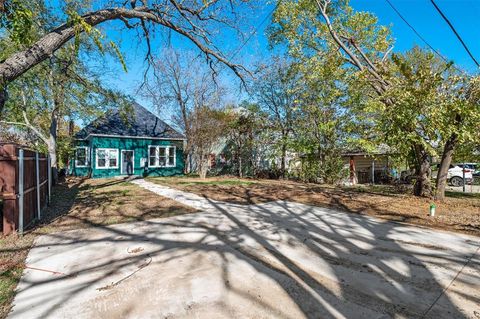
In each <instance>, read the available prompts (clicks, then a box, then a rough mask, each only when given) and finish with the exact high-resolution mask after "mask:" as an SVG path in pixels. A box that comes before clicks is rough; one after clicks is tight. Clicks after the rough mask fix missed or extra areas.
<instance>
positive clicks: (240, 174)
mask: <svg viewBox="0 0 480 319" xmlns="http://www.w3.org/2000/svg"><path fill="white" fill-rule="evenodd" d="M242 165H243V163H242V154H241V152H240V151H239V152H238V177H240V178H242V177H243V169H242Z"/></svg>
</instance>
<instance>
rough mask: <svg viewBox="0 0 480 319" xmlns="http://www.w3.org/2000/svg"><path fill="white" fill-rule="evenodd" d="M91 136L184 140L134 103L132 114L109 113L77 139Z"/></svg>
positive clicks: (93, 123) (89, 126) (83, 130)
mask: <svg viewBox="0 0 480 319" xmlns="http://www.w3.org/2000/svg"><path fill="white" fill-rule="evenodd" d="M90 134H100V135H117V136H135V137H156V138H177V139H178V138H184V136H183V135H182V134H180V133H179V132H177V131H176V130H174V129H173V128H171V127H170V126H169V125H168V124H167V123H165V122H164V121H162V120H161V119H159V118H158V117H157V116H156V115H154V114H153V113H151V112H150V111H148V110H147V109H146V108H144V107H143V106H141V105H140V104H138V103H136V102H134V103H132V112H131V113H129V114H124V112H123V114H122V112H121V110H115V111H109V112H107V113H105V114H104V115H103V116H100V117H99V118H97V119H96V120H95V121H93V122H92V123H90V124H88V125H87V126H85V127H84V128H83V129H82V130H80V131H79V132H78V133H77V134H76V135H75V137H76V138H77V139H84V138H86V137H87V136H88V135H90Z"/></svg>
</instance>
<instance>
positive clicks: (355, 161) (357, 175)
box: [342, 145, 390, 185]
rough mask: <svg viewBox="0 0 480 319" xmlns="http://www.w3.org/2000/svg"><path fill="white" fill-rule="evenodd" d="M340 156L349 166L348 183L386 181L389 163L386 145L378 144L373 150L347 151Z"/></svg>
mask: <svg viewBox="0 0 480 319" xmlns="http://www.w3.org/2000/svg"><path fill="white" fill-rule="evenodd" d="M342 157H343V160H344V163H345V165H346V166H348V168H349V172H350V174H349V178H348V183H349V184H351V185H355V184H368V183H371V184H375V183H385V182H387V181H388V176H389V169H390V163H389V149H388V147H387V146H386V145H380V146H379V147H378V148H377V149H376V150H375V151H373V152H365V151H363V150H352V151H347V152H344V153H343V154H342Z"/></svg>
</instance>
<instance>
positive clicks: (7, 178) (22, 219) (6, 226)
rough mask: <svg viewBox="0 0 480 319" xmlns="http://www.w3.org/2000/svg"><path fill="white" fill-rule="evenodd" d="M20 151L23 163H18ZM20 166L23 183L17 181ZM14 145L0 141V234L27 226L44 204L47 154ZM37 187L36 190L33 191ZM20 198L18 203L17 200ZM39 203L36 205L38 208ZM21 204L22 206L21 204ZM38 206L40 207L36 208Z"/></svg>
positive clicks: (6, 233)
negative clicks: (0, 202) (1, 203)
mask: <svg viewBox="0 0 480 319" xmlns="http://www.w3.org/2000/svg"><path fill="white" fill-rule="evenodd" d="M21 150H22V151H23V162H22V163H23V165H20V164H21V163H20V161H21V158H22V157H21V156H20V154H21V152H22V151H21ZM21 167H23V183H22V182H21V181H20V176H21V175H22V174H21V173H22V172H21V171H20V170H21ZM38 171H39V172H38V176H39V178H38V184H37V154H36V152H35V151H32V150H28V149H25V148H22V146H20V145H17V144H0V198H1V199H2V201H3V210H2V215H3V216H2V227H1V229H2V230H3V235H8V234H10V233H12V232H14V231H16V230H18V231H19V232H20V233H22V232H23V230H24V229H25V228H27V227H29V226H30V225H31V224H32V223H33V222H34V221H35V220H36V219H37V218H38V217H39V216H40V218H41V210H42V209H43V208H44V207H45V206H46V205H47V203H48V195H49V194H48V184H49V178H48V177H49V176H48V171H49V168H48V157H47V156H46V155H44V154H39V156H38ZM37 188H38V189H39V190H40V191H37ZM21 198H23V201H22V202H21V203H20V199H21ZM39 203H40V207H38V206H39V205H38V204H39ZM22 204H23V205H22ZM39 209H40V210H39Z"/></svg>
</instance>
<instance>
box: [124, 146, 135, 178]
mask: <svg viewBox="0 0 480 319" xmlns="http://www.w3.org/2000/svg"><path fill="white" fill-rule="evenodd" d="M133 165H134V153H133V151H127V150H123V151H122V174H123V175H132V174H133V169H134V166H133Z"/></svg>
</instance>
